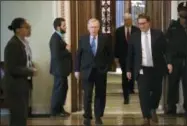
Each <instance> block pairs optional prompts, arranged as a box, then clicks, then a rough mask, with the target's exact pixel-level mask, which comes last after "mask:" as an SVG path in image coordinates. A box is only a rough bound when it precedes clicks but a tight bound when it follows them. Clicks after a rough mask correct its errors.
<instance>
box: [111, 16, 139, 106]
mask: <svg viewBox="0 0 187 126" xmlns="http://www.w3.org/2000/svg"><path fill="white" fill-rule="evenodd" d="M124 21H125V22H124V23H125V25H124V26H121V27H119V28H117V30H116V43H115V62H116V65H117V67H119V66H120V67H121V70H122V89H123V98H124V104H129V93H134V83H135V80H134V78H133V77H132V80H130V81H128V79H127V76H126V58H127V50H128V41H129V38H130V35H131V34H133V33H134V32H136V31H139V29H138V28H137V27H135V26H133V25H132V17H131V14H129V13H125V15H124ZM132 71H133V70H132Z"/></svg>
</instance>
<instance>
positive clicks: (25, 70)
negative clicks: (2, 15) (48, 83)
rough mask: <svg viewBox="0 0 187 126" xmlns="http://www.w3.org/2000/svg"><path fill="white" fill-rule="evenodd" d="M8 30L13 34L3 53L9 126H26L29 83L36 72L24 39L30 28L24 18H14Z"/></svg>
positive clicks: (28, 34)
mask: <svg viewBox="0 0 187 126" xmlns="http://www.w3.org/2000/svg"><path fill="white" fill-rule="evenodd" d="M8 29H9V30H11V31H13V32H14V35H13V37H12V38H11V39H10V40H9V41H8V43H7V45H6V47H5V52H4V61H5V76H4V77H5V86H6V93H7V102H8V107H9V109H10V126H26V125H27V116H28V101H29V100H28V99H29V88H30V87H29V82H30V80H31V77H32V76H33V75H34V74H35V72H36V69H35V68H34V66H33V64H32V60H31V49H30V47H29V44H28V41H27V40H26V37H29V36H30V35H31V26H30V24H29V23H28V22H27V21H26V20H25V19H24V18H15V19H14V20H13V21H12V23H11V25H10V26H8Z"/></svg>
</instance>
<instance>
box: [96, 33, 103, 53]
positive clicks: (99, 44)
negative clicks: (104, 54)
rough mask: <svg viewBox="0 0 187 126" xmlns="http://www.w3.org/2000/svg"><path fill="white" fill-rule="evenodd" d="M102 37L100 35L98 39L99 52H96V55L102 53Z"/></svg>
mask: <svg viewBox="0 0 187 126" xmlns="http://www.w3.org/2000/svg"><path fill="white" fill-rule="evenodd" d="M101 39H102V38H101V36H100V35H98V39H97V50H96V55H97V54H98V53H99V52H100V50H101V42H102V41H101Z"/></svg>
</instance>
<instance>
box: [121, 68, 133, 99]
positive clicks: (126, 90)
mask: <svg viewBox="0 0 187 126" xmlns="http://www.w3.org/2000/svg"><path fill="white" fill-rule="evenodd" d="M121 70H122V90H123V98H124V101H125V100H126V99H128V98H129V94H130V92H131V91H133V89H134V82H135V81H134V77H132V79H131V80H130V81H129V80H128V79H127V75H126V73H127V71H126V68H125V66H123V67H121ZM132 75H133V72H132Z"/></svg>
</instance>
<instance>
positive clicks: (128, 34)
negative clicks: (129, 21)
mask: <svg viewBox="0 0 187 126" xmlns="http://www.w3.org/2000/svg"><path fill="white" fill-rule="evenodd" d="M129 38H130V30H129V28H127V36H126V40H127V42H128V41H129Z"/></svg>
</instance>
